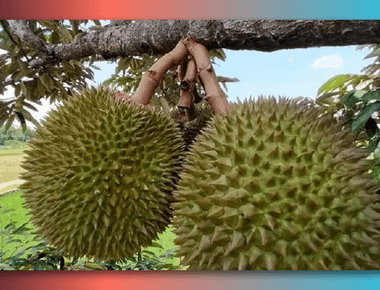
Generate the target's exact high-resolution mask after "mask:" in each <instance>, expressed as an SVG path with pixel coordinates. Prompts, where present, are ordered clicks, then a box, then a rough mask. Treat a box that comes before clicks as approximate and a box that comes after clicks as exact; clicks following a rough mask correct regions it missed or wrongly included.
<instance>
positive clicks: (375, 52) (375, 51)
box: [364, 48, 380, 59]
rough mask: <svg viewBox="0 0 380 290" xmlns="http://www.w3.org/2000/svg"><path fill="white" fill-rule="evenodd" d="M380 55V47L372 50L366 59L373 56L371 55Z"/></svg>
mask: <svg viewBox="0 0 380 290" xmlns="http://www.w3.org/2000/svg"><path fill="white" fill-rule="evenodd" d="M378 56H380V48H378V49H376V50H374V51H372V52H371V53H370V54H368V55H367V56H366V57H365V58H364V59H367V58H371V57H378Z"/></svg>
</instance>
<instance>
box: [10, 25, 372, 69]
mask: <svg viewBox="0 0 380 290" xmlns="http://www.w3.org/2000/svg"><path fill="white" fill-rule="evenodd" d="M8 22H9V29H10V31H11V33H13V34H15V35H17V36H18V37H19V38H20V39H21V40H22V41H24V42H25V43H26V44H27V45H29V46H31V47H33V48H34V49H36V50H38V51H40V52H41V53H40V57H39V58H37V59H35V60H33V61H32V63H31V65H32V66H33V67H37V66H43V65H45V64H47V63H49V62H50V63H51V62H54V61H55V62H59V61H61V60H71V59H81V58H84V57H87V56H90V55H102V56H103V57H104V59H111V58H116V57H127V56H138V55H141V54H143V53H150V54H165V53H167V52H169V51H171V50H172V49H173V48H174V47H175V46H176V44H177V43H178V42H179V41H180V40H181V39H182V38H184V37H186V36H189V35H191V36H193V37H195V38H197V39H199V40H200V42H201V43H202V44H203V45H205V46H206V48H207V49H216V48H226V49H233V50H258V51H267V52H270V51H276V50H281V49H294V48H307V47H320V46H345V45H363V44H373V43H380V21H378V20H371V21H366V20H365V21H361V20H360V21H356V20H352V21H351V20H344V21H342V20H141V21H135V22H131V21H113V22H112V25H108V26H106V27H105V28H104V30H101V31H93V32H90V33H88V34H86V35H84V36H82V37H81V38H80V39H79V40H78V41H77V42H76V43H72V44H60V45H57V44H54V45H53V44H47V43H44V42H41V40H40V39H38V38H37V37H35V36H34V35H33V33H31V31H28V27H27V26H26V25H27V24H26V22H25V21H20V20H13V21H11V20H9V21H8Z"/></svg>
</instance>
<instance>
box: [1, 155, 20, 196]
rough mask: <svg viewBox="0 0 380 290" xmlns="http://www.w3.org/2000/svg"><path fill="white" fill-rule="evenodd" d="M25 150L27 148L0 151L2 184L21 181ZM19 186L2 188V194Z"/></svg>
mask: <svg viewBox="0 0 380 290" xmlns="http://www.w3.org/2000/svg"><path fill="white" fill-rule="evenodd" d="M25 149H26V148H17V149H3V150H0V184H1V183H3V182H8V181H13V180H17V179H20V176H19V174H20V173H21V172H23V171H24V169H23V168H22V167H20V165H21V162H22V160H23V159H24V156H25V155H24V153H23V152H24V150H25ZM18 186H19V185H9V186H7V187H4V188H1V189H0V193H1V192H6V191H8V190H12V189H15V188H17V187H18Z"/></svg>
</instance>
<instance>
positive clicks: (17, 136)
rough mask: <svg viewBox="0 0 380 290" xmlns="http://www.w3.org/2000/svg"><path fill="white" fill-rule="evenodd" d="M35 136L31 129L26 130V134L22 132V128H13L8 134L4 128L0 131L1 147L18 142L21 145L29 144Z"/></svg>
mask: <svg viewBox="0 0 380 290" xmlns="http://www.w3.org/2000/svg"><path fill="white" fill-rule="evenodd" d="M33 134H34V130H31V129H30V128H29V127H27V128H26V131H25V133H23V132H22V129H21V128H15V127H13V126H12V127H11V128H9V130H8V131H7V132H5V130H4V127H3V128H1V129H0V146H6V145H9V144H10V143H13V142H11V141H16V142H20V143H26V142H28V141H29V140H30V139H31V138H32V137H33Z"/></svg>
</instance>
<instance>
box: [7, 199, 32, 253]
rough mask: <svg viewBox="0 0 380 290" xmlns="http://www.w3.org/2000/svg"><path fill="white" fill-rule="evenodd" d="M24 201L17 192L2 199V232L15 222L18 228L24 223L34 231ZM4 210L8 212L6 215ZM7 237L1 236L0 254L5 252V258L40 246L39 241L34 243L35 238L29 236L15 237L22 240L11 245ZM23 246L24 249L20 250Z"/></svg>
mask: <svg viewBox="0 0 380 290" xmlns="http://www.w3.org/2000/svg"><path fill="white" fill-rule="evenodd" d="M23 201H24V199H23V197H22V195H21V193H20V192H15V193H11V194H7V195H5V196H1V197H0V207H1V208H0V214H1V215H0V231H2V230H3V229H4V228H5V226H6V225H8V224H9V223H10V222H12V221H14V222H15V225H16V226H21V225H22V224H24V223H28V226H27V227H28V228H32V229H34V227H33V225H32V224H31V223H30V219H29V215H28V211H27V210H26V209H25V208H24V207H23V206H22V203H23ZM3 210H7V212H6V213H4V212H3ZM7 238H8V237H7V236H5V235H4V234H1V235H0V252H5V253H6V254H5V257H8V256H11V255H14V254H15V253H17V251H18V250H21V249H24V248H26V247H28V246H32V245H36V244H38V242H37V241H33V239H34V236H33V235H28V236H23V235H14V236H13V238H15V239H20V240H21V241H22V244H21V245H20V243H9V242H7ZM20 246H22V248H20Z"/></svg>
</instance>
